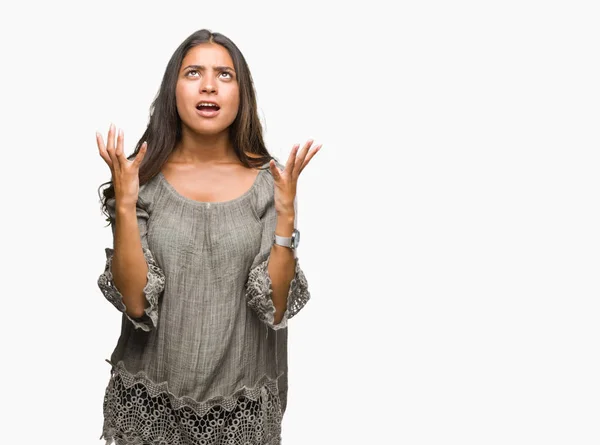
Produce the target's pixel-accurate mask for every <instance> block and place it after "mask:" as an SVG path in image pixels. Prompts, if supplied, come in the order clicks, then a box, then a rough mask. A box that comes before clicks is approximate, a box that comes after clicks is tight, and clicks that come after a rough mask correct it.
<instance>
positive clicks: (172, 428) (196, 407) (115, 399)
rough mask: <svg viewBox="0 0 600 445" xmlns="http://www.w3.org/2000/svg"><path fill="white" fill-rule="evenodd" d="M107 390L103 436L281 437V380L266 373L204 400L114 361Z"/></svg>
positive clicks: (271, 440)
mask: <svg viewBox="0 0 600 445" xmlns="http://www.w3.org/2000/svg"><path fill="white" fill-rule="evenodd" d="M106 361H107V362H108V363H110V364H111V365H112V366H113V369H112V372H111V379H110V381H109V384H108V387H107V389H106V392H105V397H104V404H103V411H104V424H103V428H102V435H101V436H100V439H102V438H105V439H106V445H111V444H112V443H116V444H117V445H121V444H128V445H130V444H137V445H145V444H149V443H152V444H164V445H190V444H213V445H228V444H235V445H241V444H249V445H263V444H265V445H267V444H268V445H275V444H277V445H278V444H279V443H280V435H281V417H282V413H281V402H280V400H279V396H278V387H277V381H276V380H272V379H270V378H268V377H266V376H264V377H263V378H262V379H260V381H259V382H258V383H257V384H256V386H255V387H253V388H247V387H245V386H244V387H243V388H241V389H240V390H238V391H236V392H235V393H234V394H232V395H230V396H227V397H224V396H219V397H215V398H213V399H210V400H208V401H205V402H198V401H196V400H194V399H192V398H190V397H181V398H179V397H176V396H175V395H174V394H173V393H171V392H170V391H169V389H168V384H167V382H163V383H154V382H153V381H152V380H150V379H149V378H148V376H147V374H146V373H145V372H143V371H140V372H138V373H137V374H135V375H132V374H131V373H129V372H128V371H127V370H126V369H125V367H124V365H123V363H122V361H120V362H118V363H117V365H113V364H112V363H111V362H110V361H109V360H106Z"/></svg>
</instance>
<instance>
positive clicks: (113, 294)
mask: <svg viewBox="0 0 600 445" xmlns="http://www.w3.org/2000/svg"><path fill="white" fill-rule="evenodd" d="M143 251H144V257H145V258H146V263H147V264H148V274H147V275H146V277H147V281H146V286H145V287H144V295H145V296H146V300H147V301H148V303H149V304H150V306H149V307H147V308H145V309H144V315H142V316H141V317H139V318H134V317H130V316H129V314H127V312H125V309H126V307H125V303H123V296H122V295H121V292H119V289H117V287H116V286H115V284H114V282H113V277H112V270H111V265H112V259H113V256H114V250H113V249H111V248H108V247H107V248H106V249H105V252H106V266H105V268H104V273H103V274H102V275H100V277H99V278H98V287H100V290H101V291H102V293H103V294H104V296H105V297H106V299H107V300H108V301H110V302H111V303H112V304H113V305H114V306H115V307H116V308H117V309H118V310H119V311H120V312H123V314H125V316H126V317H127V318H128V319H129V320H130V321H131V322H132V323H133V325H134V326H135V328H136V329H142V330H144V331H150V330H151V329H153V328H156V326H158V298H159V296H160V294H161V292H162V291H163V289H164V287H165V275H164V273H163V271H162V270H161V268H160V267H159V266H158V265H157V264H156V262H155V261H154V257H153V256H152V252H151V251H150V249H147V248H143Z"/></svg>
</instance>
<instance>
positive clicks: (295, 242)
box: [292, 229, 300, 248]
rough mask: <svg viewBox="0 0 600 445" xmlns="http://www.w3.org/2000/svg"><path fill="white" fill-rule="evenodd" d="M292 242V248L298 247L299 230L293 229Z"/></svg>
mask: <svg viewBox="0 0 600 445" xmlns="http://www.w3.org/2000/svg"><path fill="white" fill-rule="evenodd" d="M292 244H293V245H294V248H296V247H298V244H300V231H299V230H296V229H294V232H293V233H292Z"/></svg>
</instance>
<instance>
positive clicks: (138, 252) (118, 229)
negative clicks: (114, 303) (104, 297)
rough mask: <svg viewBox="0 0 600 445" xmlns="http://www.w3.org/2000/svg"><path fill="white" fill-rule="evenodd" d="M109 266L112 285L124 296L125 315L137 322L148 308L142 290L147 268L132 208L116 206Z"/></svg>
mask: <svg viewBox="0 0 600 445" xmlns="http://www.w3.org/2000/svg"><path fill="white" fill-rule="evenodd" d="M114 244H115V245H114V256H113V259H112V264H111V271H112V275H113V282H114V285H115V286H116V288H117V289H118V290H119V292H120V293H121V295H122V296H123V303H124V304H125V307H126V308H127V310H126V312H127V314H128V315H129V316H130V317H134V318H138V317H141V316H142V315H143V314H144V308H146V307H147V306H149V304H148V302H147V301H146V297H145V295H144V292H143V289H144V287H145V286H146V283H147V274H148V264H147V263H146V259H145V257H144V252H143V250H142V240H141V238H140V232H139V228H138V223H137V215H136V208H135V205H134V206H117V208H116V226H115V237H114Z"/></svg>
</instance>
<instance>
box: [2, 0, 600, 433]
mask: <svg viewBox="0 0 600 445" xmlns="http://www.w3.org/2000/svg"><path fill="white" fill-rule="evenodd" d="M392 4H394V5H395V6H393V7H394V8H396V9H395V10H394V9H392ZM0 17H1V18H0V25H1V26H0V33H1V35H0V38H1V39H0V41H1V42H2V43H1V45H2V48H1V49H2V53H1V55H2V71H1V72H2V74H1V76H2V82H0V88H1V91H0V93H1V98H2V110H3V111H2V125H1V126H0V127H1V128H2V135H1V136H2V145H1V150H2V161H1V162H2V173H3V174H2V175H1V181H2V184H1V185H2V207H1V208H2V210H1V214H2V232H3V234H4V237H3V243H2V245H3V248H2V257H3V260H4V261H3V265H4V266H3V292H2V293H3V298H2V301H3V307H2V309H1V313H2V315H3V317H2V321H1V322H0V330H1V332H0V334H1V338H2V343H1V344H2V367H1V369H2V371H1V372H2V375H1V377H2V397H0V400H1V404H2V408H3V415H2V424H3V428H2V441H3V442H5V443H22V444H25V443H27V444H30V443H31V444H33V443H35V444H45V443H48V444H55V443H61V444H77V445H83V444H90V445H94V444H103V442H101V441H99V440H98V438H99V436H100V433H101V426H102V400H103V395H104V389H105V387H106V384H107V382H108V378H109V373H110V365H109V364H108V363H106V362H105V361H104V359H105V358H108V357H109V356H110V353H111V352H112V349H113V348H114V346H115V344H116V341H117V339H118V336H119V329H120V314H119V313H118V312H117V311H116V310H115V309H114V307H113V306H112V305H110V303H108V302H107V301H106V300H105V299H104V297H103V296H102V294H101V292H100V290H99V288H98V287H97V283H96V281H97V278H98V276H99V275H100V273H101V272H102V271H103V269H104V261H105V256H104V248H105V247H107V246H111V243H112V238H111V234H110V229H109V228H108V227H106V228H105V227H104V225H105V222H104V217H103V215H102V214H101V212H100V201H99V196H98V187H99V186H100V185H101V184H102V183H103V182H105V181H108V180H109V179H110V171H109V169H108V167H107V166H106V164H105V162H104V161H103V160H102V159H101V158H100V156H99V154H98V150H97V147H96V143H95V136H94V134H95V132H96V131H101V132H102V133H103V134H104V135H105V137H106V133H107V131H108V126H109V124H110V123H111V122H114V123H115V124H116V125H117V126H119V127H122V128H123V129H124V131H125V141H126V144H127V147H128V148H127V150H126V151H127V154H130V153H131V151H132V150H133V144H134V143H135V142H136V141H137V140H138V138H139V137H140V136H141V134H142V132H143V131H144V129H145V125H146V123H147V119H148V112H149V106H150V103H151V101H152V99H153V98H154V96H155V94H156V92H157V91H158V87H159V84H160V81H161V78H162V75H163V73H164V69H165V67H166V63H167V61H168V59H169V58H170V56H171V54H172V52H173V51H174V50H175V49H176V48H177V46H178V45H179V44H180V43H181V41H183V40H184V39H185V38H186V37H187V36H188V35H189V34H191V33H193V32H194V31H196V30H198V29H201V28H209V29H211V30H212V31H215V32H221V33H223V34H225V35H226V36H228V37H230V38H231V39H232V40H233V41H234V42H235V43H236V44H237V45H238V47H239V48H240V49H241V51H242V52H243V54H244V55H245V57H246V60H247V61H248V63H249V65H250V69H251V71H252V75H253V78H254V81H255V86H256V90H257V95H258V103H259V113H260V116H261V119H262V121H263V125H265V138H266V143H267V146H268V148H269V150H270V151H271V153H273V154H274V155H275V156H277V157H279V158H282V159H287V154H288V153H289V151H290V149H291V147H292V146H293V144H295V143H303V142H304V141H306V140H307V139H309V138H314V139H315V141H316V143H322V144H323V149H322V150H321V152H320V153H319V154H318V155H317V156H316V157H315V158H314V159H313V160H312V161H311V164H310V166H309V167H308V168H307V169H306V170H305V171H304V172H303V174H302V176H301V178H300V182H299V190H298V204H299V210H298V216H299V218H298V223H299V228H300V229H301V232H302V245H301V246H300V248H299V252H298V254H299V258H301V261H302V264H303V269H304V271H305V273H306V276H307V278H308V279H309V283H310V287H311V295H312V299H311V301H310V302H309V303H308V304H307V306H306V307H305V308H304V309H303V310H302V312H301V313H299V314H298V315H297V317H296V318H294V319H292V320H291V322H290V327H289V366H290V371H289V397H288V409H287V412H286V415H285V417H284V421H283V422H284V423H283V441H284V444H285V445H296V444H298V445H300V444H302V445H305V444H317V445H318V444H403V445H404V444H410V445H421V444H423V445H424V444H435V445H440V444H450V443H452V444H454V443H456V444H461V445H466V444H476V445H481V444H486V445H491V444H511V445H516V444H527V445H529V444H544V445H548V444H578V445H584V444H597V443H599V441H600V431H599V424H598V419H599V416H600V406H599V396H600V384H599V379H598V375H599V374H600V360H599V357H598V340H599V338H600V337H599V328H598V326H599V317H598V315H599V314H598V310H599V309H600V304H599V301H598V296H599V292H598V290H599V289H598V268H599V266H600V257H599V252H600V239H599V230H598V229H599V224H600V212H599V208H598V190H599V185H600V184H599V178H598V168H599V160H600V154H599V150H598V148H599V145H598V142H599V135H600V132H599V127H598V122H599V117H600V105H599V104H600V87H599V85H600V83H599V82H598V79H600V69H599V68H600V66H599V59H598V54H599V45H598V43H599V42H600V31H599V29H600V28H599V27H598V21H599V19H600V17H599V14H598V10H597V9H596V8H595V7H594V2H591V1H590V2H582V1H569V2H567V1H562V2H560V1H545V2H542V1H538V2H534V1H522V0H521V1H502V2H500V1H497V2H476V1H470V2H468V1H457V2H442V1H437V2H433V1H420V2H400V3H392V2H390V3H387V2H383V1H370V2H362V3H357V4H355V5H353V6H352V5H348V4H347V2H337V3H336V2H327V1H321V2H307V1H302V2H295V3H286V2H277V3H276V2H273V3H267V2H231V1H223V2H198V1H195V2H169V3H166V2H160V3H158V2H157V3H156V4H155V5H149V4H148V3H147V2H106V1H103V2H94V3H92V2H77V3H75V2H73V3H67V2H28V3H27V4H22V5H20V6H18V7H16V6H15V5H10V4H5V5H4V6H2V11H0ZM9 439H12V440H9Z"/></svg>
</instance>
